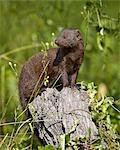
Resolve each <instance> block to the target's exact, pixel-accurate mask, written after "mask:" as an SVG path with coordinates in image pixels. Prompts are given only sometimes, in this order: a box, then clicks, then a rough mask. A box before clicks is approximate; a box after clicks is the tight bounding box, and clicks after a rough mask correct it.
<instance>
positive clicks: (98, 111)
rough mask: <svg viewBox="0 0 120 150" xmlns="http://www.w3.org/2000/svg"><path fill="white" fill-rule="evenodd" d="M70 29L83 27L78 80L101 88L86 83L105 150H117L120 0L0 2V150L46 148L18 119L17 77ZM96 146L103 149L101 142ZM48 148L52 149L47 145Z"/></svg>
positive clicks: (27, 122) (27, 123) (26, 123)
mask: <svg viewBox="0 0 120 150" xmlns="http://www.w3.org/2000/svg"><path fill="white" fill-rule="evenodd" d="M67 27H74V28H79V29H80V31H81V33H82V35H83V39H84V43H85V57H84V63H83V64H82V66H81V69H80V73H79V76H78V81H85V82H87V83H88V82H94V83H95V85H97V87H98V89H94V85H93V84H87V85H86V84H85V85H84V82H82V83H83V87H84V86H85V87H87V89H88V91H90V90H91V92H92V93H93V94H92V96H94V97H92V98H91V99H92V100H91V108H92V115H93V119H94V121H95V123H96V124H97V126H98V128H99V131H100V138H101V140H102V141H104V142H106V145H107V149H110V150H113V149H118V146H119V141H120V136H119V134H120V111H119V110H118V109H120V101H119V100H120V87H119V84H120V1H119V0H110V1H109V0H88V1H87V0H84V1H82V0H75V1H74V0H63V1H62V0H53V1H50V0H41V1H38V0H23V1H20V0H16V1H13V0H1V1H0V109H1V111H0V149H3V150H4V149H25V148H26V149H27V147H30V148H31V149H39V150H40V149H44V148H41V147H42V146H41V145H40V143H37V142H36V138H35V137H34V136H33V133H34V131H33V127H32V123H31V121H30V120H29V119H28V120H26V119H25V117H24V116H23V115H20V114H21V112H22V110H21V106H20V102H19V96H18V89H17V85H18V77H19V73H20V69H21V67H22V64H23V63H24V62H25V60H27V59H28V58H29V57H30V56H32V55H33V54H35V53H37V52H39V51H41V50H42V49H46V48H47V47H48V46H50V47H52V46H53V43H51V41H52V42H53V40H54V38H55V37H56V36H57V34H58V33H59V32H60V31H61V29H63V28H67ZM44 43H46V44H44ZM48 43H50V44H49V45H48ZM96 90H97V91H98V93H97V94H96ZM94 92H95V93H94ZM90 96H91V93H90ZM24 120H25V121H24ZM108 124H109V125H108ZM104 133H105V134H104ZM106 139H107V140H106ZM95 146H96V147H95ZM32 147H33V148H32ZM47 147H48V148H47ZM94 148H95V149H99V150H102V149H105V148H104V147H102V146H101V145H100V144H98V143H97V145H94ZM47 149H53V148H50V147H49V146H46V147H45V150H47Z"/></svg>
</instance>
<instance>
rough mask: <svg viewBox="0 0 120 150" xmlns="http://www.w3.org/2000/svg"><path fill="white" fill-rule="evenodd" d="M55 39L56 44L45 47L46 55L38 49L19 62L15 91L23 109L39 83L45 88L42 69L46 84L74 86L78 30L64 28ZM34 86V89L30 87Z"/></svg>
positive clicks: (78, 57)
mask: <svg viewBox="0 0 120 150" xmlns="http://www.w3.org/2000/svg"><path fill="white" fill-rule="evenodd" d="M55 43H56V44H57V45H58V48H52V49H49V50H48V52H47V56H45V54H44V53H42V52H40V53H38V54H36V55H34V56H32V57H31V58H30V59H29V60H28V61H27V62H26V63H25V64H24V65H23V68H22V71H21V74H20V79H19V94H20V99H21V104H22V107H23V109H25V108H26V106H27V104H28V102H29V101H30V97H31V98H33V97H35V96H36V95H37V94H35V93H36V92H38V93H39V90H40V87H41V89H44V88H45V86H44V85H43V80H44V77H45V76H46V73H47V75H48V76H49V83H48V87H52V86H54V87H56V88H57V89H58V90H61V89H62V88H63V87H66V86H71V87H73V86H75V83H76V79H77V75H78V71H79V68H80V65H81V63H82V61H83V55H84V46H83V40H82V37H81V34H80V32H79V30H78V29H65V30H63V31H62V32H61V33H60V35H59V37H58V38H57V39H56V40H55ZM46 64H48V66H47V69H45V70H46V71H45V72H46V73H45V72H43V70H44V68H45V66H46ZM42 74H43V75H42ZM37 83H38V85H37V86H36V84H37ZM35 86H36V90H35V91H34V89H35ZM38 89H39V90H38ZM33 91H34V93H33ZM32 94H33V95H32ZM31 95H32V96H31ZM27 113H28V112H27Z"/></svg>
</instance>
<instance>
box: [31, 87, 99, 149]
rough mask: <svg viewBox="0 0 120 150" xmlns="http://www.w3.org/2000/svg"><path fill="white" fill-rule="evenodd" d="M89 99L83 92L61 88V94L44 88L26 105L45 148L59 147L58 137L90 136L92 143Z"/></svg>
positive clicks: (93, 133)
mask: <svg viewBox="0 0 120 150" xmlns="http://www.w3.org/2000/svg"><path fill="white" fill-rule="evenodd" d="M88 107H89V96H88V94H87V92H86V91H84V90H77V89H76V88H68V87H66V88H63V89H62V90H61V91H60V92H59V91H57V90H56V89H54V88H47V89H46V91H44V92H43V93H42V94H41V96H37V97H36V98H35V99H34V100H33V101H32V103H31V104H30V105H29V110H30V113H31V114H32V116H33V119H34V121H35V122H36V124H35V126H36V128H37V130H38V132H39V137H40V139H42V140H43V141H44V142H45V143H46V144H52V145H54V146H55V147H58V146H59V145H60V136H61V135H64V134H65V135H66V134H69V136H70V139H71V140H74V139H75V138H76V137H77V138H79V137H81V136H87V137H88V135H89V140H90V141H92V140H93V139H95V138H96V135H97V134H98V131H97V128H96V126H95V124H94V123H93V121H92V118H91V114H90V112H89V109H88Z"/></svg>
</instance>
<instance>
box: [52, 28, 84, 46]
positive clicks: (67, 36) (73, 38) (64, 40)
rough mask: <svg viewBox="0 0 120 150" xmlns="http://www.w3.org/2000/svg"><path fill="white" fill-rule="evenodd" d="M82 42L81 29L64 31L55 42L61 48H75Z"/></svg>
mask: <svg viewBox="0 0 120 150" xmlns="http://www.w3.org/2000/svg"><path fill="white" fill-rule="evenodd" d="M81 41H82V37H81V34H80V31H79V29H64V30H63V31H62V32H61V33H60V34H59V36H58V37H57V38H56V40H55V44H56V45H58V46H59V47H65V48H73V47H76V46H78V44H79V42H81Z"/></svg>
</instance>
